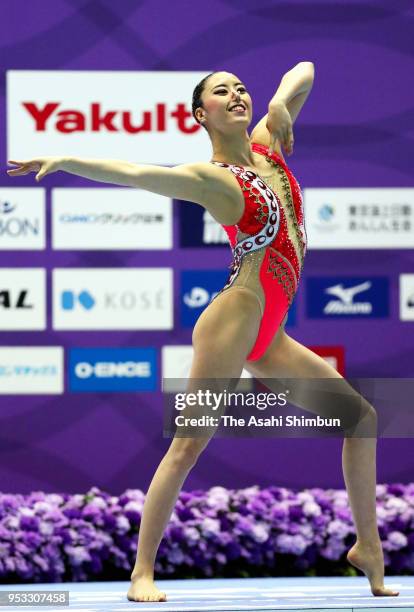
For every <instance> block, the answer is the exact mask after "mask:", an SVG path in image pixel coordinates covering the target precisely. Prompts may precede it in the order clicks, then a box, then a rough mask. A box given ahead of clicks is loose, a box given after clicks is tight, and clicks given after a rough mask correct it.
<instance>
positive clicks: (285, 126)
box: [250, 62, 315, 154]
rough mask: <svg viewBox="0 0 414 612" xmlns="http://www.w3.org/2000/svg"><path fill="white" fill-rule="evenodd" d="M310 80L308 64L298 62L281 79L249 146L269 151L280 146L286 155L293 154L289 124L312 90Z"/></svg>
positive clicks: (312, 74)
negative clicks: (254, 144) (257, 146)
mask: <svg viewBox="0 0 414 612" xmlns="http://www.w3.org/2000/svg"><path fill="white" fill-rule="evenodd" d="M314 78H315V66H314V64H313V63H312V62H299V63H298V64H296V66H294V67H293V68H292V69H291V70H289V71H288V72H286V74H284V75H283V77H282V80H281V82H280V84H279V87H278V88H277V90H276V93H275V94H274V96H273V98H272V99H271V100H270V102H269V107H268V109H269V112H268V113H267V114H266V115H265V116H264V117H263V118H262V119H261V120H260V121H259V123H258V124H257V125H256V126H255V128H254V129H253V131H252V133H251V135H250V139H251V141H252V142H257V143H259V144H264V145H265V146H267V147H269V148H270V149H271V150H277V149H278V146H279V145H278V143H281V144H282V145H283V147H284V148H285V150H286V151H287V153H289V154H291V153H292V152H293V143H294V138H293V129H292V128H293V124H294V123H295V121H296V119H297V117H298V115H299V113H300V111H301V109H302V107H303V105H304V104H305V102H306V100H307V98H308V96H309V94H310V92H311V90H312V87H313V81H314Z"/></svg>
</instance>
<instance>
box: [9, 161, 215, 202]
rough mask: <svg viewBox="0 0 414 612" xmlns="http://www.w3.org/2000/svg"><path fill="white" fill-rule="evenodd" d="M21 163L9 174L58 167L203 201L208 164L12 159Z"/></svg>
mask: <svg viewBox="0 0 414 612" xmlns="http://www.w3.org/2000/svg"><path fill="white" fill-rule="evenodd" d="M9 164H13V165H15V166H18V167H17V168H13V169H12V170H8V171H7V173H8V175H9V176H22V175H25V174H29V173H30V172H36V173H37V174H36V181H40V180H41V179H42V178H43V177H44V176H46V175H47V174H52V173H53V172H57V171H58V170H62V171H64V172H69V173H70V174H76V175H78V176H83V177H85V178H88V179H92V180H93V181H99V182H101V183H112V184H114V185H124V186H126V187H139V188H141V189H145V190H147V191H153V192H154V193H158V194H160V195H164V196H167V197H170V198H177V199H180V200H189V201H192V202H197V203H200V204H201V203H203V202H204V200H205V190H206V181H205V180H204V178H205V176H204V174H205V173H203V166H205V164H202V163H198V164H197V163H195V164H184V165H182V166H176V167H174V168H167V167H164V166H150V165H144V164H143V165H138V164H133V163H130V162H128V161H122V160H117V159H90V158H84V159H82V158H78V157H39V158H37V159H32V160H28V161H12V160H9Z"/></svg>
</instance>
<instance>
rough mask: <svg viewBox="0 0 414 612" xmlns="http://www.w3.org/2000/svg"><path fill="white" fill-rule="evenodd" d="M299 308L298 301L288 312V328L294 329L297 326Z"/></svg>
mask: <svg viewBox="0 0 414 612" xmlns="http://www.w3.org/2000/svg"><path fill="white" fill-rule="evenodd" d="M296 316H297V306H296V300H293V302H292V304H291V305H290V308H289V310H288V318H287V321H286V327H294V326H295V325H296Z"/></svg>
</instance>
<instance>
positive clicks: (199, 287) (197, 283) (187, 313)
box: [181, 270, 296, 327]
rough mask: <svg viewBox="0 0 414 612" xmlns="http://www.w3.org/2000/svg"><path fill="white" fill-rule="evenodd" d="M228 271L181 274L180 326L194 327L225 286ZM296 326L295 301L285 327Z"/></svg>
mask: <svg viewBox="0 0 414 612" xmlns="http://www.w3.org/2000/svg"><path fill="white" fill-rule="evenodd" d="M229 273H230V272H229V270H184V271H182V272H181V325H182V327H194V325H195V323H196V322H197V319H198V317H199V316H200V315H201V313H202V312H203V310H204V309H205V308H207V306H208V305H209V303H210V301H211V300H212V299H213V297H214V296H215V295H216V293H218V292H219V291H220V290H221V289H222V288H223V287H224V285H225V284H226V281H227V279H228V277H229ZM295 324H296V301H294V302H293V303H292V305H291V307H290V308H289V314H288V318H287V322H286V326H287V327H291V326H293V325H295Z"/></svg>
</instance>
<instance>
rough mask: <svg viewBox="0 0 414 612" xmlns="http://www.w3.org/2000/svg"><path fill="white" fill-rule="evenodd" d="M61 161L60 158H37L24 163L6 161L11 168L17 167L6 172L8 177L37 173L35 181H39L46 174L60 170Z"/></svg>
mask: <svg viewBox="0 0 414 612" xmlns="http://www.w3.org/2000/svg"><path fill="white" fill-rule="evenodd" d="M62 162H63V159H62V158H61V157H37V158H36V159H29V160H26V161H13V160H11V159H9V160H8V162H7V163H8V164H9V165H10V166H11V165H13V166H18V167H17V168H13V169H11V170H7V174H8V175H9V176H24V175H25V174H29V172H37V174H36V177H35V178H36V181H38V182H39V181H40V180H41V179H42V178H43V177H44V176H46V174H52V173H53V172H57V171H58V170H61V168H62Z"/></svg>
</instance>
